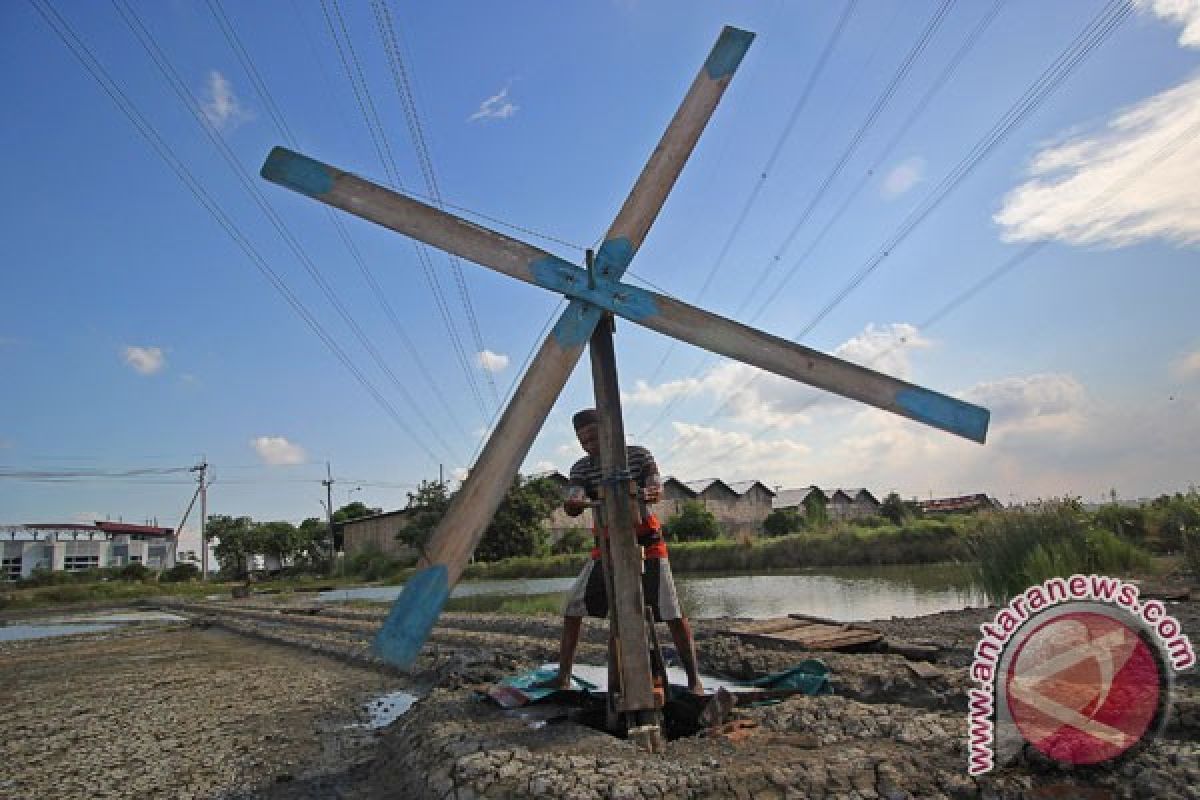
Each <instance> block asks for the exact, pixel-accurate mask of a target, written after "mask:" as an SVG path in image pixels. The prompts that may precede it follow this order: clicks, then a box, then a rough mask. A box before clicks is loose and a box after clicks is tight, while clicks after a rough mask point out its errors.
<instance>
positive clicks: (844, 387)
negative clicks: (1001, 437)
mask: <svg viewBox="0 0 1200 800" xmlns="http://www.w3.org/2000/svg"><path fill="white" fill-rule="evenodd" d="M628 288H629V289H634V288H635V287H628ZM645 294H648V295H649V294H652V293H650V292H646V293H645ZM653 298H654V306H653V310H652V311H651V312H650V313H645V312H644V311H643V310H642V309H645V308H646V307H647V306H642V308H641V309H637V310H634V309H633V308H631V304H629V303H622V304H619V306H618V307H616V308H614V309H613V311H614V312H616V313H621V308H622V307H623V308H624V309H625V310H626V313H624V314H621V315H622V316H624V317H626V318H627V319H630V320H631V321H633V322H636V323H638V324H639V325H643V326H645V327H647V328H650V329H651V330H655V331H658V332H659V333H665V334H666V335H667V336H672V337H674V338H676V339H679V340H681V341H685V342H688V343H689V344H694V345H696V346H697V347H702V348H704V349H705V350H708V351H710V352H713V353H720V354H721V355H723V356H728V357H729V358H732V359H736V360H737V361H741V362H742V363H744V364H751V365H753V366H755V367H759V368H761V369H765V370H767V371H769V372H773V373H775V374H776V375H782V376H783V377H785V378H791V379H793V380H797V381H800V382H802V383H806V384H808V385H809V386H815V387H817V388H819V389H825V390H827V391H830V392H833V393H834V394H839V395H841V396H842V397H848V398H850V399H852V400H858V401H860V402H863V403H866V404H868V405H872V406H875V407H876V408H881V409H883V410H884V411H890V412H892V413H893V414H899V415H900V416H903V417H908V418H909V419H911V420H915V421H917V422H921V423H924V424H926V425H930V426H932V427H934V428H939V429H941V430H944V431H947V432H948V433H953V434H955V435H957V436H961V437H963V438H964V439H970V440H971V441H973V442H978V443H980V444H983V442H984V441H985V440H986V439H987V429H988V422H989V420H990V418H991V412H989V411H988V410H987V409H986V408H982V407H980V406H977V405H974V404H972V403H968V402H966V401H963V400H959V399H958V398H956V397H950V396H949V395H946V394H942V393H941V392H936V391H933V390H932V389H925V388H923V387H920V386H916V385H915V384H911V383H908V382H907V381H902V380H900V379H899V378H893V377H891V376H890V375H885V374H883V373H881V372H876V371H875V370H873V369H868V368H867V367H863V366H860V365H858V364H854V363H852V362H850V361H845V360H843V359H840V358H837V357H836V356H831V355H828V354H826V353H822V352H821V351H819V350H813V349H811V348H808V347H805V346H804V345H800V344H796V343H795V342H792V341H789V340H787V339H783V338H780V337H778V336H772V335H771V334H769V333H764V332H763V331H760V330H756V329H755V328H751V327H748V326H746V325H742V324H741V323H740V322H734V321H733V320H731V319H726V318H725V317H722V316H719V315H717V314H713V313H710V312H708V311H704V310H703V309H699V308H696V307H694V306H690V305H688V304H687V303H683V302H680V301H678V300H673V299H671V298H669V297H663V296H662V295H657V294H654V295H653ZM631 312H632V313H631Z"/></svg>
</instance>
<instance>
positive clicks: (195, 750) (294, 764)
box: [0, 598, 1200, 800]
mask: <svg viewBox="0 0 1200 800" xmlns="http://www.w3.org/2000/svg"><path fill="white" fill-rule="evenodd" d="M174 607H175V608H177V609H181V610H186V611H187V613H189V614H190V615H192V617H193V621H194V622H195V623H197V624H198V625H204V626H208V625H212V626H215V627H207V628H206V627H197V626H193V627H174V628H169V629H159V630H145V629H136V630H133V631H127V632H121V633H116V634H104V635H89V636H79V637H70V638H68V639H56V640H41V641H37V642H25V643H20V644H10V645H0V670H2V671H3V673H4V676H5V678H4V681H3V688H2V689H0V691H2V692H3V694H4V699H5V706H6V707H7V708H8V709H9V715H8V717H7V722H6V726H5V727H6V733H7V734H8V735H7V736H6V737H5V739H4V744H3V746H2V748H0V797H10V796H11V797H32V798H40V797H114V798H117V797H122V798H123V797H156V796H157V797H237V798H241V797H265V798H279V799H280V800H282V799H283V798H297V799H299V798H318V797H319V798H324V797H346V798H364V799H365V798H385V797H396V798H425V797H428V798H438V799H439V800H441V799H442V798H452V799H455V800H466V799H467V798H506V797H513V798H518V797H546V798H673V797H678V798H701V797H714V798H715V797H733V798H858V799H859V800H866V799H867V798H888V800H896V799H897V798H965V797H981V798H1005V797H1011V798H1022V797H1024V798H1042V797H1044V798H1057V797H1063V798H1076V797H1153V798H1200V789H1198V788H1197V787H1200V676H1197V674H1196V673H1195V671H1194V670H1193V671H1192V672H1191V673H1188V674H1185V675H1182V676H1179V681H1178V684H1177V686H1176V697H1175V705H1174V709H1173V711H1172V715H1171V717H1170V719H1169V720H1168V724H1167V726H1166V730H1165V733H1164V735H1163V737H1162V738H1160V739H1159V740H1158V741H1156V742H1154V743H1153V744H1151V745H1149V746H1147V747H1145V748H1144V749H1141V750H1140V751H1139V752H1138V753H1136V754H1135V755H1133V756H1132V757H1130V758H1126V759H1124V760H1122V761H1120V762H1118V763H1116V764H1114V765H1109V766H1104V767H1098V768H1092V769H1086V770H1067V769H1062V768H1060V767H1059V766H1058V765H1055V764H1053V763H1049V762H1048V761H1047V760H1045V759H1044V758H1039V754H1038V753H1037V752H1036V751H1029V752H1027V753H1025V754H1023V755H1022V756H1020V757H1019V759H1018V760H1017V763H1015V764H1012V765H1009V766H1006V767H1004V768H1002V769H1000V770H997V771H996V772H994V773H991V774H989V775H987V776H985V777H983V778H981V779H979V780H975V779H972V778H970V777H968V776H967V775H966V772H965V763H966V755H965V736H966V714H965V708H966V694H965V692H966V689H967V688H968V686H969V684H968V681H967V678H966V670H965V665H966V663H967V661H968V660H969V657H970V650H971V648H972V647H973V646H974V642H975V636H976V631H977V626H978V624H979V623H980V622H982V621H984V620H985V619H987V618H989V617H990V616H991V614H992V613H994V611H989V610H985V609H981V610H968V611H963V612H951V613H946V614H938V615H933V616H930V617H924V618H918V619H910V620H889V621H885V622H881V623H876V626H877V627H880V628H881V629H883V630H884V632H885V633H886V634H887V635H888V636H889V637H891V638H893V639H897V638H898V639H907V640H910V641H914V640H921V641H936V642H938V643H939V644H941V645H942V646H943V648H944V657H943V660H942V666H941V669H940V670H939V671H938V673H937V674H934V675H929V674H926V675H925V676H924V677H922V676H920V675H919V674H918V672H917V671H916V670H914V669H912V668H911V667H910V666H909V662H907V661H906V660H905V659H904V658H902V657H901V656H898V655H893V654H879V653H874V654H861V655H846V654H839V653H821V654H818V655H819V656H820V657H821V658H822V659H824V660H825V661H826V663H827V664H828V665H829V667H830V669H831V670H832V673H833V677H834V680H835V687H836V692H837V694H836V695H835V696H832V697H820V698H808V697H794V698H791V699H788V700H787V701H785V702H782V703H780V704H778V705H774V706H767V707H762V708H750V709H739V710H738V712H737V713H738V714H739V716H740V717H741V718H742V719H743V720H745V721H746V722H744V723H742V726H743V727H742V730H741V733H740V734H739V735H738V736H740V738H738V737H736V736H735V737H733V738H730V737H720V736H718V737H704V736H701V737H689V738H684V739H678V740H675V741H673V742H671V743H670V744H669V746H668V750H667V753H666V754H664V755H649V754H645V753H642V752H640V751H638V750H637V749H636V748H634V747H633V746H632V745H630V744H629V743H627V742H625V741H622V740H620V739H616V738H614V737H611V736H608V735H607V734H604V733H601V732H599V731H596V730H594V729H592V728H589V727H586V726H584V725H581V724H578V723H577V722H574V721H570V720H568V721H561V722H558V721H555V722H554V723H553V724H541V723H540V722H539V721H538V720H536V719H531V718H530V717H529V716H527V715H522V714H519V713H513V712H505V711H502V710H500V709H498V708H496V707H494V706H493V705H492V704H490V703H489V702H486V701H483V700H481V699H480V698H479V695H478V693H477V691H476V690H477V689H478V688H479V687H482V686H484V685H486V684H488V683H490V682H492V681H494V680H496V679H498V678H500V677H503V676H504V675H507V674H511V673H512V672H514V671H517V670H520V669H524V668H527V667H531V666H535V665H538V664H541V663H545V662H547V661H552V660H554V659H555V657H556V654H557V647H558V638H557V637H558V634H559V625H560V621H559V620H558V619H556V618H553V617H548V616H541V617H523V616H512V615H500V614H483V613H480V614H468V613H457V614H446V615H444V616H443V618H442V619H441V621H440V622H439V625H438V627H437V628H436V629H435V631H434V635H433V637H432V639H431V642H430V645H429V646H428V647H427V648H426V650H425V652H424V653H423V654H422V656H421V657H420V659H419V662H418V664H417V666H416V668H415V670H414V671H413V672H412V673H411V674H407V675H401V674H397V673H394V672H392V671H390V670H389V669H387V668H386V667H384V666H383V665H381V664H379V663H378V662H377V661H376V660H375V659H374V657H373V656H372V655H371V654H370V651H369V647H368V643H369V639H370V636H371V635H372V633H373V632H374V630H375V628H376V627H377V625H378V624H379V621H380V620H381V618H382V614H383V611H382V610H378V611H376V610H373V609H372V610H364V609H323V610H322V611H321V612H320V613H319V614H313V615H308V614H293V613H281V611H282V609H281V607H280V606H278V605H264V604H262V602H261V600H260V601H257V602H256V600H255V598H251V599H250V600H248V601H244V602H241V603H233V602H221V603H205V604H196V603H191V604H186V605H176V606H174ZM293 610H294V609H293ZM1171 613H1172V614H1173V615H1174V616H1176V617H1177V618H1179V619H1180V621H1181V622H1182V623H1183V625H1184V630H1185V631H1188V632H1191V633H1192V635H1193V639H1195V636H1196V632H1197V631H1200V603H1197V602H1195V601H1193V602H1188V603H1179V604H1173V605H1172V606H1171ZM728 624H729V621H728V620H725V621H720V620H710V621H703V622H698V623H696V632H697V640H698V647H699V653H700V659H701V662H702V667H703V669H704V671H705V672H707V673H710V674H714V675H719V676H722V677H730V678H750V677H755V676H758V675H762V674H765V673H768V672H772V671H775V670H778V669H782V668H785V667H787V666H791V665H793V664H795V663H796V661H798V660H799V659H800V658H803V657H805V656H807V655H811V654H801V653H798V652H796V651H780V650H773V649H766V648H763V647H757V646H751V645H747V644H745V643H743V642H741V641H739V640H737V639H735V638H732V637H728V636H722V635H720V634H719V631H720V630H721V629H722V628H725V627H727V626H728ZM604 637H605V633H604V629H603V626H602V625H600V624H592V623H591V622H589V624H588V626H587V627H586V628H585V634H584V638H583V642H582V644H581V647H580V653H579V659H580V661H581V662H591V663H601V661H602V659H603V658H604V653H605V648H604ZM397 688H408V689H410V690H412V691H413V692H414V693H417V694H421V695H422V696H423V697H422V699H421V700H420V701H419V702H417V703H416V705H414V706H413V708H412V710H411V711H409V713H408V714H406V715H404V716H403V717H401V718H400V719H399V720H398V721H396V722H395V723H393V724H392V725H391V726H389V727H388V728H386V729H384V730H381V731H379V732H378V733H377V734H376V733H372V732H369V731H366V730H364V729H363V728H361V727H353V726H354V725H355V724H357V723H361V722H362V721H363V714H362V703H363V702H364V701H365V700H366V699H368V698H369V697H371V696H374V695H378V694H380V693H382V692H385V691H390V690H393V689H397Z"/></svg>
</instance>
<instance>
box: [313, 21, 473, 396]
mask: <svg viewBox="0 0 1200 800" xmlns="http://www.w3.org/2000/svg"><path fill="white" fill-rule="evenodd" d="M331 8H332V13H331V12H330V9H331ZM321 10H322V12H323V13H324V15H325V22H326V25H327V27H328V29H329V34H330V36H331V37H332V38H333V42H334V45H335V47H336V48H337V52H338V57H339V59H340V60H341V62H342V69H343V70H344V71H345V73H346V77H347V79H348V80H349V81H350V86H351V88H352V89H353V91H354V97H355V100H356V102H357V104H358V110H359V113H360V114H361V115H362V117H363V121H364V122H365V123H366V125H367V130H368V132H369V133H370V135H371V141H372V143H373V144H374V146H375V153H376V155H377V156H378V157H379V160H380V162H381V163H382V164H383V169H384V172H385V173H386V174H387V176H388V180H389V183H390V185H391V186H393V187H395V188H398V189H401V190H403V184H402V182H401V180H400V172H399V169H398V168H397V166H396V160H395V158H394V157H393V156H392V151H391V146H390V145H389V144H388V139H387V136H386V134H385V133H384V129H383V123H382V122H381V121H380V117H379V112H378V111H377V110H376V107H375V101H374V100H373V99H372V96H371V90H370V87H369V86H368V85H367V81H366V76H365V75H364V73H363V70H362V64H361V62H360V61H359V59H358V53H357V51H355V49H354V40H353V39H352V38H351V37H350V30H349V28H347V26H346V20H345V18H344V17H343V16H342V11H341V7H340V6H339V5H338V2H337V0H321ZM334 17H336V18H337V24H336V25H335V24H334ZM339 29H340V30H341V35H340V36H339V34H338V30H339ZM342 37H344V38H345V47H344V48H343V46H342ZM412 245H413V248H414V250H415V252H416V254H417V261H418V262H419V263H420V264H421V269H422V271H423V273H424V275H425V280H426V282H427V283H428V284H429V289H430V292H431V293H432V294H433V300H434V306H435V307H436V308H437V311H438V314H439V315H440V316H441V318H442V324H443V326H444V327H445V328H446V332H447V334H449V336H450V345H451V348H452V349H453V350H454V354H455V357H456V358H457V359H458V363H459V367H460V368H461V369H462V371H463V375H464V376H465V377H466V379H467V385H468V387H469V388H470V390H471V395H472V396H473V397H474V399H475V403H476V405H477V406H478V407H479V411H480V414H481V415H482V417H483V418H484V419H487V416H488V413H487V407H486V405H485V404H484V402H483V395H482V394H480V391H479V385H478V383H477V381H476V379H475V371H474V370H473V369H472V368H471V364H470V359H468V358H467V354H466V349H465V348H464V347H463V344H462V339H461V338H460V337H459V334H458V329H457V327H456V326H455V324H454V317H453V316H452V315H451V313H450V306H449V304H448V303H447V302H446V297H445V293H444V292H443V291H442V286H441V283H440V281H439V280H438V277H437V273H436V271H435V270H434V268H433V263H432V260H431V259H430V256H429V251H428V249H427V247H426V246H425V245H424V244H423V243H421V242H417V241H415V240H414V241H412Z"/></svg>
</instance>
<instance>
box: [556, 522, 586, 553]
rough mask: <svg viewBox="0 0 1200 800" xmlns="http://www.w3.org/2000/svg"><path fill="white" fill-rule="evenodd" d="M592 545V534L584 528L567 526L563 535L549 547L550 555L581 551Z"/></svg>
mask: <svg viewBox="0 0 1200 800" xmlns="http://www.w3.org/2000/svg"><path fill="white" fill-rule="evenodd" d="M591 546H592V535H591V533H589V532H588V531H587V530H585V529H584V528H568V529H567V530H565V531H563V535H562V536H561V537H560V538H559V540H558V541H557V542H555V543H554V544H553V545H551V547H550V553H551V555H556V556H561V555H566V554H568V553H582V552H583V551H584V550H588V549H589V548H591Z"/></svg>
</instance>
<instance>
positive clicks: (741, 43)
mask: <svg viewBox="0 0 1200 800" xmlns="http://www.w3.org/2000/svg"><path fill="white" fill-rule="evenodd" d="M753 41H754V34H753V33H750V32H749V31H743V30H739V29H737V28H732V27H729V26H726V27H725V28H723V29H722V30H721V35H720V36H718V37H717V41H716V44H714V45H713V47H712V50H711V51H709V54H708V58H707V59H705V61H704V66H703V67H701V68H700V72H699V73H697V75H696V79H695V80H694V81H692V85H691V87H690V88H689V89H688V92H687V94H686V95H684V98H683V102H681V103H680V104H679V108H678V109H677V110H676V111H675V116H674V117H672V118H671V121H670V123H668V124H667V129H666V131H665V132H664V133H663V135H662V138H661V139H660V140H659V142H658V145H657V146H656V147H655V148H654V152H652V153H651V154H650V158H649V159H648V160H647V161H646V166H645V167H643V168H642V172H641V174H640V175H639V176H638V179H637V181H636V182H634V184H633V189H631V190H630V192H629V196H628V197H627V198H625V203H624V205H622V206H621V210H620V211H618V212H617V216H616V219H614V220H613V224H612V226H611V227H610V228H609V229H608V233H607V234H606V235H605V237H604V243H603V244H602V245H601V246H600V250H599V252H597V253H596V270H597V272H598V273H599V274H600V275H601V276H603V277H605V278H608V279H609V280H619V279H620V277H621V274H623V273H624V271H625V268H626V267H628V266H629V262H630V260H631V259H632V258H633V255H634V253H636V252H637V251H638V248H640V247H641V246H642V242H643V241H644V240H645V238H646V233H647V232H648V231H649V230H650V226H651V225H652V224H654V220H655V218H656V217H658V212H659V211H661V210H662V207H663V203H665V202H666V200H667V195H668V194H670V192H671V189H672V187H674V186H675V181H676V180H677V179H678V178H679V173H680V172H682V171H683V166H684V164H686V163H687V160H688V157H689V156H690V155H691V154H692V150H694V149H695V147H696V142H697V141H698V140H699V139H700V134H701V133H703V132H704V128H705V126H707V125H708V121H709V119H710V118H711V117H712V115H713V112H714V111H715V110H716V108H717V103H718V102H720V100H721V95H722V94H724V92H725V88H726V87H727V86H729V82H730V80H732V79H733V73H734V72H735V71H736V70H737V68H738V65H739V64H741V63H742V57H743V56H745V55H746V50H747V49H749V47H750V44H751V42H753Z"/></svg>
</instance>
